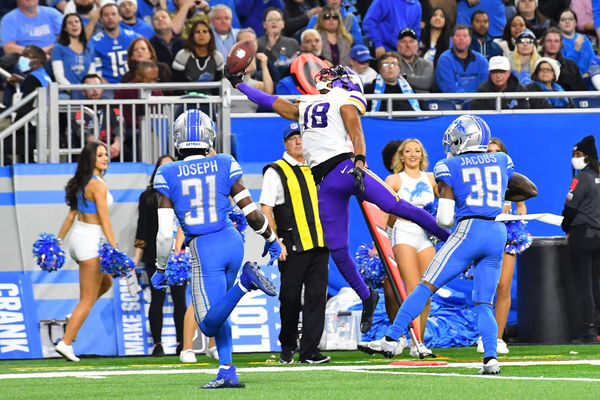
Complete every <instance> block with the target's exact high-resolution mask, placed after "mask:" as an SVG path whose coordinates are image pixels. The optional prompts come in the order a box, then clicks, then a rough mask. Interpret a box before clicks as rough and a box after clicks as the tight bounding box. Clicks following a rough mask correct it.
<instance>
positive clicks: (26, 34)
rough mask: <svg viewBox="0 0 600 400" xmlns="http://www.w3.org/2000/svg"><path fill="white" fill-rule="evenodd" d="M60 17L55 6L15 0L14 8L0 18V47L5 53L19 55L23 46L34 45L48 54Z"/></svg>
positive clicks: (36, 0) (30, 0)
mask: <svg viewBox="0 0 600 400" xmlns="http://www.w3.org/2000/svg"><path fill="white" fill-rule="evenodd" d="M62 20H63V16H62V14H61V13H60V12H59V11H58V10H57V9H55V8H52V7H45V6H40V5H39V0H17V8H16V9H14V10H12V11H10V12H9V13H8V14H6V15H5V16H4V17H2V20H1V21H0V37H1V38H2V49H3V50H4V52H5V53H6V54H8V53H18V54H21V53H22V52H23V50H24V49H25V46H28V45H35V46H38V47H41V48H42V49H44V51H45V52H46V53H47V54H48V55H49V54H51V53H52V47H53V46H54V43H55V42H56V38H57V37H58V34H59V33H60V27H61V24H62Z"/></svg>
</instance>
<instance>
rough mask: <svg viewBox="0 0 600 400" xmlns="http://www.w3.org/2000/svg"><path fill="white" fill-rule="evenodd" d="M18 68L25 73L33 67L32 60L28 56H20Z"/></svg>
mask: <svg viewBox="0 0 600 400" xmlns="http://www.w3.org/2000/svg"><path fill="white" fill-rule="evenodd" d="M17 69H18V70H19V71H21V72H23V73H25V72H27V71H29V70H30V69H31V60H30V59H29V58H27V57H23V56H20V57H19V61H17Z"/></svg>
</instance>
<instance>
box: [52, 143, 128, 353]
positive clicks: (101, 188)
mask: <svg viewBox="0 0 600 400" xmlns="http://www.w3.org/2000/svg"><path fill="white" fill-rule="evenodd" d="M108 160H109V156H108V152H107V149H106V145H105V144H104V143H101V142H90V143H87V144H86V145H85V147H84V148H83V150H82V151H81V156H80V158H79V162H78V163H77V170H76V171H75V175H74V176H73V177H72V178H71V179H70V180H69V182H68V183H67V186H66V188H65V192H66V195H65V198H66V202H67V205H68V206H69V208H70V210H69V213H68V214H67V217H66V218H65V221H64V222H63V224H62V226H61V228H60V231H59V232H58V237H59V240H61V241H62V239H61V238H64V237H65V235H66V234H67V232H68V231H69V229H70V228H71V226H73V225H74V226H73V230H72V232H71V235H70V238H69V241H68V247H69V252H70V255H71V257H72V258H73V260H75V261H76V262H77V263H78V264H79V290H80V293H79V303H78V304H77V306H76V307H75V309H74V310H73V312H72V313H71V318H70V319H69V322H68V324H67V329H66V331H65V336H64V337H63V339H62V340H61V341H60V342H58V344H57V345H56V347H55V349H56V351H57V352H58V353H60V354H61V355H62V356H63V357H65V358H66V359H67V360H68V361H79V358H78V357H77V356H75V353H74V352H73V346H72V345H71V343H72V342H73V340H74V339H75V336H77V332H78V331H79V328H81V325H83V323H84V321H85V319H86V318H87V316H88V314H89V313H90V310H91V309H92V306H93V305H94V303H95V302H96V300H98V298H100V296H102V295H103V294H104V293H106V292H107V291H108V290H109V289H110V288H111V287H112V283H113V279H112V277H111V276H110V275H108V274H105V273H103V272H100V258H99V257H98V244H99V243H100V240H101V239H103V240H105V241H107V242H108V243H109V244H110V245H112V246H113V247H116V241H115V236H114V234H113V229H112V225H111V223H110V219H109V217H108V207H109V206H110V205H111V204H112V202H113V198H112V196H111V194H110V193H109V192H108V189H107V187H106V183H104V180H103V179H102V175H104V173H105V172H106V169H107V168H108ZM75 217H77V220H75Z"/></svg>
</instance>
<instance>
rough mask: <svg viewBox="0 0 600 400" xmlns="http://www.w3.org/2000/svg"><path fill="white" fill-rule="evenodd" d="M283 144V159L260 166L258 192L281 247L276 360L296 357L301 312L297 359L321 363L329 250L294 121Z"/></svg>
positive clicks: (323, 359)
mask: <svg viewBox="0 0 600 400" xmlns="http://www.w3.org/2000/svg"><path fill="white" fill-rule="evenodd" d="M283 143H284V145H285V150H286V151H285V152H284V153H283V158H282V159H280V160H277V161H275V162H274V163H272V164H269V165H267V166H266V167H265V169H264V170H263V173H264V177H263V184H262V191H261V195H260V204H261V206H262V212H263V213H264V215H265V216H266V217H267V219H268V220H269V224H270V226H271V229H272V230H273V231H275V232H277V236H278V238H279V240H280V243H281V247H282V252H281V256H280V257H279V271H280V273H281V289H280V292H279V293H280V295H279V301H280V303H281V307H280V311H279V313H280V316H281V332H280V334H279V341H280V343H281V355H280V357H279V362H280V363H282V364H291V363H293V362H294V353H295V352H296V347H297V341H298V319H299V314H300V311H302V337H301V339H300V348H299V349H298V352H299V361H298V362H300V363H309V364H321V363H325V362H328V361H329V360H330V357H328V356H324V355H322V354H321V353H320V352H319V349H318V347H317V346H318V345H319V342H320V341H321V335H322V333H323V325H324V322H325V304H326V300H327V299H326V295H327V280H328V263H329V251H328V250H327V248H326V247H325V240H324V238H323V230H322V228H321V220H320V219H319V208H318V201H317V189H316V185H315V182H314V179H313V176H312V173H311V171H310V168H309V167H308V165H307V163H306V161H305V160H304V156H303V155H302V136H301V135H300V127H299V126H298V124H297V123H296V122H294V123H291V124H290V125H289V126H287V127H286V129H285V130H284V132H283ZM303 286H304V296H302V287H303ZM303 299H304V301H302V300H303Z"/></svg>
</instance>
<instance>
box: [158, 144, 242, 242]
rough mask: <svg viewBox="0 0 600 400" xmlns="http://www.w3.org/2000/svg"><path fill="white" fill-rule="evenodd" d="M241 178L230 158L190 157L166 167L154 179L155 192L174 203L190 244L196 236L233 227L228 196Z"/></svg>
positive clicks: (227, 155)
mask: <svg viewBox="0 0 600 400" xmlns="http://www.w3.org/2000/svg"><path fill="white" fill-rule="evenodd" d="M242 175H243V172H242V168H241V167H240V165H239V164H238V162H237V161H236V160H235V159H234V158H233V157H232V156H230V155H229V154H218V155H216V156H211V157H200V156H198V157H188V158H187V159H186V160H183V161H177V162H172V163H167V164H163V165H162V166H161V167H160V168H159V169H158V171H157V172H156V176H155V177H154V189H156V190H157V191H158V192H160V193H161V194H164V195H165V196H167V197H168V198H170V199H171V202H172V203H173V209H174V210H175V215H176V216H177V220H178V221H179V224H180V225H181V228H182V229H183V233H185V242H186V243H188V242H189V241H190V240H191V239H192V238H194V237H195V236H199V235H205V234H208V233H213V232H217V231H220V230H222V229H224V228H226V227H228V226H231V225H232V222H231V219H230V218H229V211H230V209H231V202H230V201H229V197H228V196H229V194H230V193H231V187H232V186H233V184H234V183H235V182H236V181H237V180H238V179H239V178H241V177H242Z"/></svg>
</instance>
